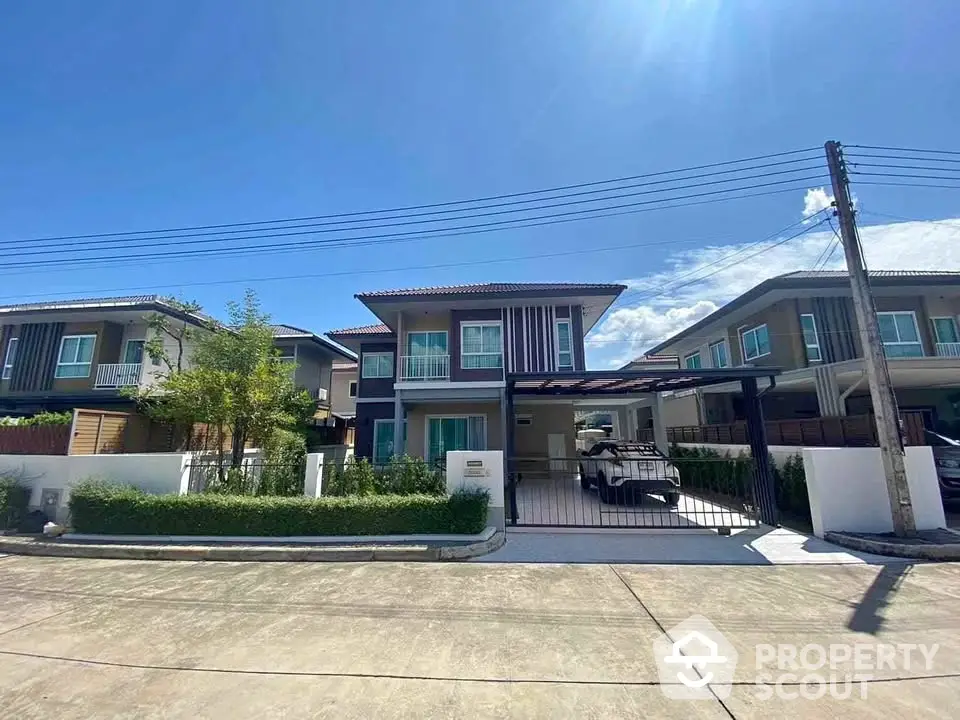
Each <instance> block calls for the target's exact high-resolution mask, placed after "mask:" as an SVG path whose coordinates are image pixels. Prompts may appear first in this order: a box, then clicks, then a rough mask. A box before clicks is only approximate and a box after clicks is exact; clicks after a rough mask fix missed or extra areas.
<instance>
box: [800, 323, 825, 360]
mask: <svg viewBox="0 0 960 720" xmlns="http://www.w3.org/2000/svg"><path fill="white" fill-rule="evenodd" d="M805 317H808V318H810V322H812V323H813V339H814V340H816V342H815V343H808V342H807V337H806V335H804V333H803V319H804V318H805ZM800 337H801V338H803V348H804V351H805V352H806V354H807V362H812V363H814V362H823V348H822V347H820V328H818V327H817V318H816V316H815V315H814V314H813V313H800ZM811 348H816V349H817V355H819V357H816V358H813V357H810V349H811Z"/></svg>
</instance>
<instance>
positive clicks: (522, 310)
mask: <svg viewBox="0 0 960 720" xmlns="http://www.w3.org/2000/svg"><path fill="white" fill-rule="evenodd" d="M502 317H503V324H504V327H503V338H504V341H503V343H504V348H505V350H506V352H505V357H504V363H505V365H506V368H507V372H512V373H544V372H556V371H557V321H558V320H570V337H571V341H572V343H573V356H574V369H580V370H582V369H583V367H584V365H583V330H582V327H583V323H582V321H579V320H580V307H579V306H568V305H558V306H552V305H543V306H528V307H517V308H505V309H504V310H503V314H502Z"/></svg>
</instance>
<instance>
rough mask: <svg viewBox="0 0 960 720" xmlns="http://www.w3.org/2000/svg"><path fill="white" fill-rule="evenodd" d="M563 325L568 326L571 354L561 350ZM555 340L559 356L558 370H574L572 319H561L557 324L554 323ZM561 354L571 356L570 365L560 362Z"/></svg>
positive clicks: (557, 358)
mask: <svg viewBox="0 0 960 720" xmlns="http://www.w3.org/2000/svg"><path fill="white" fill-rule="evenodd" d="M561 325H566V326H567V337H568V338H570V351H569V353H567V351H561V350H560V326H561ZM553 339H554V343H553V344H554V345H555V346H556V350H557V354H556V361H557V370H573V365H574V359H573V323H572V322H570V319H569V318H559V319H558V320H557V321H556V323H554V329H553ZM561 352H563V353H564V354H569V355H570V364H569V365H564V364H563V363H561V362H560V355H561Z"/></svg>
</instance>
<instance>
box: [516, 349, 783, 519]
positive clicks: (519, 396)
mask: <svg viewBox="0 0 960 720" xmlns="http://www.w3.org/2000/svg"><path fill="white" fill-rule="evenodd" d="M779 373H780V371H779V370H778V369H776V368H759V367H740V368H724V369H698V370H692V369H663V370H661V369H649V370H633V371H624V370H610V371H581V372H562V373H534V374H527V373H523V374H520V373H517V374H507V376H506V381H505V389H504V401H503V404H502V409H503V421H502V425H501V427H502V432H503V448H504V454H505V457H506V467H505V473H506V476H507V477H506V483H507V503H508V507H507V521H508V523H510V524H512V525H529V526H539V527H550V526H564V527H608V526H612V527H674V528H690V527H712V528H731V527H750V526H755V525H757V524H758V523H765V524H768V525H775V524H776V523H777V506H776V498H775V492H774V485H773V475H772V472H771V468H770V463H769V456H768V452H767V438H766V432H765V429H764V421H763V409H762V407H761V403H760V397H761V394H762V393H761V392H760V391H759V390H758V379H760V378H769V383H770V384H769V387H770V388H772V387H774V386H775V377H776V376H777V375H778V374H779ZM732 382H738V383H740V386H741V388H742V391H743V397H744V405H745V414H746V419H747V430H748V435H749V444H750V458H749V467H746V466H745V465H744V464H743V463H744V461H742V460H740V461H737V460H724V461H720V460H718V459H709V461H708V460H706V459H700V460H697V463H699V464H698V466H697V468H696V470H697V473H698V474H697V478H701V477H706V476H709V478H712V479H716V482H717V483H719V482H720V480H723V482H724V483H726V485H724V487H723V488H720V487H719V484H717V485H716V486H713V485H709V484H708V485H706V486H704V484H703V483H702V482H700V480H698V481H697V483H699V485H698V484H697V483H693V482H688V483H687V484H688V485H690V487H689V488H684V487H683V482H681V489H682V490H683V494H682V496H681V499H680V501H679V502H678V503H675V502H671V501H669V500H668V499H667V497H666V495H662V496H663V498H664V500H663V502H660V501H657V500H656V499H655V498H652V497H644V498H641V501H640V502H635V500H636V498H633V500H634V502H630V503H627V502H623V503H621V502H620V501H618V500H614V501H613V502H612V503H610V501H609V497H606V498H605V499H603V501H602V502H601V500H597V499H595V498H594V496H593V495H592V494H590V493H589V492H587V491H588V490H590V489H591V488H588V487H587V484H586V481H585V480H584V479H583V478H584V476H585V475H589V474H591V473H590V471H589V470H587V471H585V470H584V463H590V462H592V461H590V460H588V459H587V460H585V459H584V458H582V457H580V456H578V455H577V453H576V452H574V453H573V454H572V455H570V456H569V457H558V456H555V455H550V456H549V457H548V458H547V459H546V460H545V461H544V460H542V459H541V460H540V466H539V467H538V468H536V469H532V468H531V463H532V461H531V459H529V458H524V457H519V456H517V454H516V452H515V448H516V432H517V421H516V418H517V407H518V406H523V405H527V406H529V405H530V404H532V403H533V404H536V403H539V404H543V405H549V404H550V403H556V404H561V403H566V404H567V406H568V407H569V403H576V404H577V405H579V406H581V407H585V406H591V407H594V406H595V407H600V406H606V407H610V408H613V407H616V408H620V409H624V408H631V407H636V406H638V405H639V406H649V407H651V408H652V415H653V424H654V436H655V438H656V445H657V448H658V449H659V450H660V451H661V452H662V453H663V454H664V455H669V448H668V445H667V433H666V426H665V424H664V419H663V414H662V412H661V410H662V395H661V393H665V392H683V391H685V390H692V389H694V388H700V387H707V386H711V385H720V384H724V383H732ZM764 392H766V390H764ZM618 412H620V423H619V424H620V426H621V429H623V430H624V433H623V434H624V436H625V437H624V438H621V439H631V440H633V439H635V437H633V435H634V433H635V427H634V424H635V423H633V422H632V421H631V415H630V413H629V412H624V411H622V410H618ZM711 462H712V463H713V464H709V463H711ZM721 462H724V463H725V465H724V466H723V468H722V472H721V466H720V463H721ZM736 462H740V463H741V464H740V465H739V466H737V467H736V468H735V470H736V475H737V477H739V478H740V479H741V483H742V484H741V485H740V486H737V487H738V489H737V490H736V491H734V490H731V489H730V482H732V481H728V480H727V479H725V478H726V475H725V473H727V471H728V470H729V469H730V468H732V467H733V464H734V463H736ZM657 463H660V465H659V467H661V468H665V469H662V470H661V472H674V471H675V470H676V472H677V473H678V474H679V475H680V476H681V477H682V476H683V475H684V474H687V473H685V472H681V471H680V470H678V469H677V468H678V467H679V468H683V470H690V469H692V468H693V467H694V463H693V461H689V462H687V461H686V460H683V459H674V458H671V460H670V462H666V461H664V460H662V459H661V460H652V461H650V462H642V463H633V465H632V466H634V467H639V466H643V467H655V466H657V465H656V464H657ZM705 467H706V470H704V468H705ZM691 472H692V471H691ZM727 474H730V473H727ZM730 476H731V477H733V475H732V474H731V475H730ZM748 476H749V477H748ZM689 477H693V475H691V474H688V478H689ZM525 478H526V479H525ZM578 479H579V480H580V482H579V483H578V482H577V481H578ZM711 482H713V480H711ZM605 489H609V488H608V487H606V486H605ZM599 490H600V488H599V484H597V491H598V493H597V494H598V495H601V494H600V492H599ZM721 490H722V492H721ZM607 495H608V494H607ZM601 498H604V495H601ZM674 500H675V498H674Z"/></svg>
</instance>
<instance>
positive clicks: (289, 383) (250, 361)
mask: <svg viewBox="0 0 960 720" xmlns="http://www.w3.org/2000/svg"><path fill="white" fill-rule="evenodd" d="M227 308H228V314H229V322H228V324H227V325H226V326H223V327H221V328H220V329H219V330H218V331H216V332H209V333H202V334H200V335H198V336H197V337H196V338H195V342H194V352H193V356H192V358H191V359H190V360H191V362H190V366H189V367H188V368H187V369H183V365H182V363H180V364H179V367H177V368H174V367H173V366H171V372H170V373H168V374H167V375H165V376H164V377H162V378H161V379H160V381H159V382H158V383H157V384H156V385H155V386H154V388H151V389H150V390H149V391H148V393H149V400H148V402H147V403H146V404H145V408H146V411H147V413H148V414H149V415H150V416H151V417H153V418H155V419H157V420H161V421H165V422H173V423H178V424H192V423H206V424H207V425H208V426H210V427H212V428H214V430H215V431H216V434H217V440H218V443H217V447H218V449H219V450H218V452H220V453H221V454H222V452H223V438H224V437H225V431H227V430H229V432H230V435H231V446H230V467H231V468H239V467H240V466H241V464H242V462H243V449H244V446H245V445H246V444H247V442H248V441H252V442H253V443H255V444H262V443H263V442H265V441H266V440H267V438H268V437H269V435H270V433H271V432H272V431H273V430H274V429H275V428H288V427H291V426H294V425H296V424H297V423H298V422H303V421H304V420H306V418H308V417H309V416H310V414H311V413H312V412H313V410H314V402H313V400H312V399H311V398H310V395H309V394H308V393H307V392H306V391H304V390H297V389H296V387H295V386H294V384H293V374H292V373H291V372H290V369H291V366H290V365H289V364H286V363H284V362H283V361H282V360H281V359H280V357H279V353H278V352H277V350H276V349H275V348H274V346H273V333H272V331H271V329H270V325H269V317H268V316H267V315H265V314H263V313H262V312H261V311H260V305H259V303H258V301H257V297H256V295H255V294H254V293H253V292H252V291H247V293H246V295H245V296H244V299H243V301H242V302H240V303H235V302H231V303H229V304H228V306H227Z"/></svg>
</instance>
